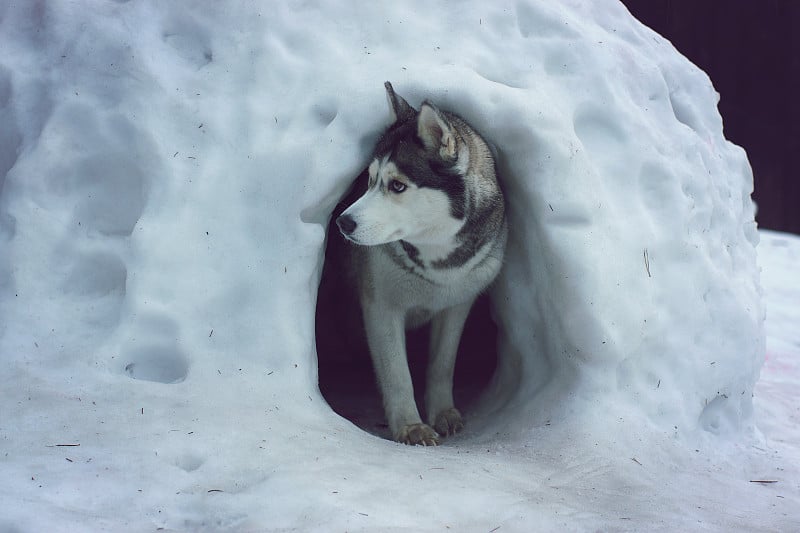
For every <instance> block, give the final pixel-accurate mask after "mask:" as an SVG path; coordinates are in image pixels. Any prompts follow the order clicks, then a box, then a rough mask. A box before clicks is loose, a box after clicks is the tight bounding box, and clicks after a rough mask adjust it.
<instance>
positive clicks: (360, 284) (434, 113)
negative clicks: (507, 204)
mask: <svg viewBox="0 0 800 533" xmlns="http://www.w3.org/2000/svg"><path fill="white" fill-rule="evenodd" d="M385 87H386V94H387V96H388V99H389V104H390V108H391V113H392V118H393V123H392V124H391V125H390V126H389V127H388V128H387V129H386V131H385V132H384V133H383V135H382V136H381V137H380V139H379V140H378V143H377V145H376V147H375V153H374V157H373V159H372V162H371V163H370V165H369V168H368V174H369V176H368V183H367V190H366V192H365V193H364V195H363V196H361V198H359V199H358V200H357V201H356V202H355V203H353V204H352V205H351V206H350V207H348V208H347V209H346V210H345V211H344V212H343V213H342V214H341V215H340V216H339V217H338V218H337V219H336V224H337V225H338V227H339V230H340V231H341V233H342V234H343V235H344V236H345V237H346V238H347V239H348V240H349V241H352V242H353V243H355V244H356V245H358V246H351V247H349V248H350V262H349V264H350V265H351V267H352V268H354V269H355V271H356V272H355V274H356V284H357V288H358V296H359V300H360V303H361V308H362V315H363V320H364V327H365V330H366V334H367V343H368V345H369V351H370V354H371V355H372V362H373V366H374V368H375V373H376V375H377V378H378V383H379V386H380V389H381V393H382V396H383V405H384V409H385V411H386V417H387V419H388V423H389V428H390V430H391V432H392V436H393V437H394V439H395V440H396V441H398V442H403V443H406V444H422V445H426V446H427V445H437V444H438V443H439V437H440V436H449V435H453V434H455V433H456V432H458V431H460V430H461V429H463V427H464V423H463V421H462V418H461V413H460V412H459V411H458V410H457V409H456V408H455V406H454V405H453V369H454V367H455V359H456V351H457V350H458V343H459V340H460V338H461V333H462V331H463V329H464V322H465V321H466V319H467V315H468V314H469V311H470V307H472V303H473V302H474V301H475V298H476V297H477V296H478V294H480V293H481V292H482V291H483V290H484V289H486V288H487V287H488V286H489V284H490V283H492V281H493V280H494V279H495V277H496V276H497V273H498V272H499V270H500V267H501V264H502V261H503V253H504V251H505V245H506V234H507V228H506V219H505V208H504V202H503V195H502V192H501V191H500V188H499V187H498V184H497V179H496V176H495V162H494V159H493V157H492V152H491V150H490V149H489V146H488V145H487V143H486V141H484V139H483V138H482V137H481V136H480V135H479V134H478V133H477V132H476V131H475V130H474V129H473V128H472V127H470V126H469V124H467V123H466V122H465V121H464V120H463V119H462V118H460V117H458V116H456V115H454V114H452V113H448V112H445V111H441V110H439V109H437V108H436V106H434V105H433V104H431V103H430V102H428V101H425V102H423V103H422V105H421V107H420V110H419V111H417V110H416V109H414V108H413V107H411V106H410V105H409V104H408V102H406V101H405V100H404V99H403V98H402V97H400V96H398V95H397V94H396V93H395V92H394V89H393V88H392V85H391V84H390V83H389V82H386V84H385ZM429 321H430V322H431V340H430V356H429V363H428V369H427V387H426V393H425V412H426V414H427V419H428V424H424V423H423V422H422V420H421V418H420V415H419V411H418V410H417V405H416V403H415V401H414V391H413V386H412V383H411V374H410V372H409V368H408V361H407V355H406V346H405V331H406V329H410V328H415V327H417V326H420V325H422V324H425V323H427V322H429Z"/></svg>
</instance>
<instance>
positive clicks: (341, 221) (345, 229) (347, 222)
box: [336, 215, 358, 235]
mask: <svg viewBox="0 0 800 533" xmlns="http://www.w3.org/2000/svg"><path fill="white" fill-rule="evenodd" d="M336 225H337V226H339V231H341V232H342V233H344V234H345V235H350V234H351V233H353V232H354V231H355V230H356V226H358V224H356V221H355V220H353V217H351V216H350V215H342V216H340V217H339V218H337V219H336Z"/></svg>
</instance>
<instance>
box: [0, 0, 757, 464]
mask: <svg viewBox="0 0 800 533" xmlns="http://www.w3.org/2000/svg"><path fill="white" fill-rule="evenodd" d="M85 4H89V5H90V7H87V6H86V5H82V6H81V5H72V4H69V3H66V2H58V3H52V4H34V3H20V4H16V5H6V6H5V7H3V8H0V10H1V11H2V12H0V20H2V32H0V35H2V36H3V37H2V38H0V42H2V48H3V50H5V51H6V52H5V53H4V57H3V58H2V59H0V119H2V124H3V128H2V131H1V132H0V135H2V148H1V149H0V171H1V172H0V177H2V180H3V181H2V182H0V186H2V204H0V249H1V250H2V254H0V257H2V259H0V288H1V289H2V291H3V298H2V300H0V303H1V304H2V317H3V320H2V322H1V323H0V328H2V329H0V331H2V341H0V352H1V353H2V357H3V359H4V360H5V361H4V364H8V365H9V368H10V369H11V372H10V373H7V375H6V378H5V379H8V380H14V379H22V378H23V377H26V378H30V376H32V375H36V374H37V370H36V369H37V368H42V367H47V368H48V369H50V371H51V374H49V375H57V376H61V379H58V380H57V381H53V382H43V383H41V388H40V390H39V392H38V393H39V394H44V395H52V396H53V399H54V402H55V401H56V400H58V399H59V398H64V397H68V396H71V395H76V394H81V393H82V394H83V395H84V396H87V395H90V393H91V391H93V390H95V391H96V390H100V389H102V390H106V389H114V390H118V391H120V392H119V393H118V394H117V397H118V398H119V404H118V405H117V406H114V407H113V408H119V409H126V408H128V407H129V406H130V405H136V406H137V409H138V406H139V405H140V404H143V405H144V404H146V405H148V406H154V407H153V408H154V409H156V410H157V411H158V413H159V414H160V415H163V421H161V422H151V423H152V424H155V426H150V429H151V430H152V428H153V427H161V428H162V430H163V433H164V435H166V437H165V438H169V435H168V431H169V430H168V428H170V427H173V426H174V425H175V424H176V417H177V418H180V416H183V415H180V413H183V414H184V415H186V413H198V412H202V413H203V415H202V416H203V417H205V418H206V419H211V420H213V421H214V423H215V424H217V427H219V428H220V432H221V433H226V434H227V435H220V436H219V439H220V440H221V441H223V443H224V442H226V441H225V439H227V438H231V439H232V438H234V437H233V435H238V436H241V434H242V432H246V431H249V430H252V429H253V428H252V427H251V424H256V423H257V424H258V425H259V430H261V429H263V428H264V427H267V428H269V429H270V431H271V432H272V431H274V433H270V435H273V436H271V437H265V438H266V439H267V441H269V442H271V443H272V441H271V440H270V439H279V440H285V439H288V440H289V441H290V442H291V441H292V439H294V438H297V437H298V436H302V437H303V438H304V439H309V438H311V439H321V438H326V436H330V435H331V434H335V435H336V437H335V438H336V439H338V440H339V442H345V443H347V445H348V446H350V447H356V448H358V447H359V446H361V447H364V446H366V447H374V446H376V439H374V438H371V437H363V435H362V434H361V433H360V430H358V429H357V428H355V427H354V426H352V425H350V424H349V423H348V422H346V421H344V420H342V419H340V418H339V417H338V416H336V415H334V414H332V412H331V411H330V410H329V409H328V408H327V406H326V404H325V402H324V401H323V399H322V398H321V397H320V396H319V392H318V389H317V370H316V368H317V366H316V353H315V347H314V323H313V321H314V306H315V298H316V290H317V284H318V282H319V275H320V271H321V267H322V261H323V253H322V252H323V250H324V239H325V226H326V223H327V219H328V216H329V214H330V212H331V210H332V209H333V207H334V205H335V204H336V202H337V201H338V199H339V198H340V197H341V196H342V195H343V194H344V193H345V191H346V190H347V188H348V187H349V185H350V183H351V180H352V179H353V178H354V177H355V176H356V175H358V173H359V172H360V171H361V170H362V168H364V166H365V165H366V164H367V163H368V158H369V155H370V152H371V149H372V145H373V143H374V141H375V139H376V137H377V135H378V134H379V132H380V131H381V130H382V128H384V127H385V126H386V124H387V122H388V120H389V113H388V109H387V104H386V99H385V96H384V91H383V82H384V81H385V80H390V81H392V82H393V84H394V86H395V89H396V90H397V91H398V93H399V94H401V95H403V96H404V97H405V98H407V99H408V100H409V102H411V103H412V104H413V105H415V106H416V105H419V103H420V102H421V101H422V100H423V99H426V98H428V99H430V100H432V101H433V102H435V103H437V104H438V105H439V106H440V107H442V108H444V109H448V110H452V111H454V112H457V113H459V114H461V115H462V116H464V117H465V118H466V119H467V120H468V121H469V122H470V123H472V124H473V125H474V126H475V127H476V128H477V129H478V130H479V131H481V132H482V133H483V134H484V135H485V136H486V137H487V138H488V139H489V140H490V141H491V142H492V143H493V144H494V145H495V146H496V147H497V150H498V154H499V155H498V157H499V171H500V172H499V173H500V177H501V180H502V185H503V187H504V190H505V192H506V196H507V201H508V213H509V225H510V241H509V246H508V254H507V260H506V266H505V270H504V272H503V274H502V275H501V277H500V279H499V281H498V282H497V284H496V286H495V287H494V289H493V292H492V300H493V305H494V308H495V314H496V318H497V321H498V324H499V328H500V348H499V360H498V371H497V374H496V375H495V377H494V379H493V381H492V383H491V385H490V387H489V390H488V391H487V394H486V396H485V401H484V402H483V404H482V408H481V409H480V410H479V413H476V415H475V421H476V422H475V424H474V425H473V428H476V427H477V428H478V429H477V430H476V431H477V433H476V432H473V436H475V435H477V436H480V435H482V434H484V435H488V434H489V432H490V431H491V432H503V433H504V434H505V435H507V436H508V438H509V439H513V438H514V437H515V436H517V437H519V438H524V435H525V434H526V433H527V432H528V431H530V430H531V429H532V428H535V427H537V426H542V425H545V424H547V425H559V424H567V425H569V426H576V427H579V426H581V424H583V423H584V422H586V423H587V424H588V423H589V422H590V421H591V424H592V427H598V426H603V424H605V423H606V422H608V423H609V424H610V423H612V422H613V423H618V421H619V420H620V419H622V418H625V417H628V419H632V420H633V419H635V420H637V421H638V422H637V424H642V423H643V424H645V425H648V424H650V425H652V427H653V428H655V429H656V430H657V431H660V432H665V433H669V434H670V435H671V434H673V433H674V434H675V435H676V436H677V437H679V438H680V437H682V436H691V435H694V434H695V433H698V432H699V434H704V433H706V432H710V433H712V434H716V433H725V432H729V431H735V432H738V431H740V430H741V429H748V428H750V427H751V426H752V423H753V420H752V416H751V392H752V389H753V385H754V383H755V381H756V379H757V377H758V371H759V367H760V364H761V361H762V356H763V353H764V333H763V325H762V323H763V314H764V313H763V309H762V307H761V303H760V290H759V286H758V270H757V267H756V264H755V244H756V242H757V239H758V237H757V234H756V227H755V223H754V221H753V214H754V207H753V204H752V202H751V200H750V192H751V190H752V176H751V172H750V168H749V165H748V162H747V159H746V156H745V154H744V152H743V151H742V150H741V149H740V148H738V147H736V146H734V145H732V144H731V143H729V142H728V141H726V140H725V138H724V137H723V132H722V122H721V119H720V116H719V114H718V112H717V110H716V102H717V99H718V95H717V94H716V93H715V91H714V89H713V87H712V85H711V82H710V81H709V79H708V77H707V76H706V75H705V74H704V73H703V72H701V71H700V70H699V69H697V68H696V67H694V66H693V65H692V64H690V63H689V62H688V61H687V60H686V59H685V58H683V57H682V56H680V54H678V53H677V52H676V51H675V49H674V48H673V47H672V46H671V45H670V43H668V42H667V41H665V40H664V39H662V38H661V37H659V36H658V35H656V34H655V33H653V32H652V31H650V30H649V29H647V28H645V27H643V26H642V25H641V24H639V23H638V22H637V21H636V20H634V19H633V18H632V17H631V16H630V15H629V13H628V12H627V11H626V10H625V9H624V7H623V6H622V5H621V4H619V3H617V2H615V1H611V0H605V1H597V0H593V1H585V2H584V1H564V2H557V3H556V2H549V1H545V0H538V1H537V0H528V1H525V2H519V3H515V4H513V5H512V4H510V3H509V4H506V3H502V2H498V3H492V4H488V3H484V2H473V3H464V4H459V6H458V8H455V7H454V5H451V4H446V3H442V4H439V3H430V2H402V3H400V2H394V3H381V2H375V3H368V4H364V5H358V6H356V5H355V4H350V3H340V2H331V3H321V4H319V5H316V6H312V5H311V4H301V3H296V2H287V3H281V4H279V5H272V4H271V5H270V7H269V9H267V8H266V7H265V5H261V6H259V5H258V4H256V5H255V7H253V6H250V7H244V6H243V5H240V4H233V5H231V4H225V5H224V6H223V5H220V4H217V3H213V2H209V3H207V4H204V5H203V6H202V7H197V6H195V5H194V4H187V5H183V4H181V3H178V2H175V3H173V2H170V3H156V2H130V3H124V2H100V1H96V2H86V3H85ZM85 9H92V10H95V14H94V15H93V18H92V19H91V20H90V22H82V17H81V12H82V10H85ZM99 21H101V22H99ZM215 27H225V28H228V30H227V31H211V29H213V28H215ZM134 28H135V29H134ZM53 369H56V370H55V371H53ZM53 372H54V374H53ZM42 379H44V378H42ZM107 408H109V409H112V407H111V406H108V407H107ZM54 409H55V408H54ZM64 409H66V408H64ZM112 410H113V409H112ZM254 410H255V411H258V413H259V416H264V417H266V418H265V419H258V421H257V422H254V420H255V419H254V418H252V417H248V415H246V414H245V413H248V412H251V411H254ZM93 412H94V414H86V413H83V411H82V413H83V414H76V413H70V411H69V410H67V411H64V412H63V413H62V416H63V417H64V427H68V426H69V421H70V420H74V418H73V417H81V416H84V417H85V416H89V417H91V416H101V415H100V414H97V412H95V411H93ZM55 413H56V411H53V414H51V417H52V418H53V419H56V418H57V415H56V414H55ZM142 413H144V408H143V410H142ZM103 416H110V415H108V413H106V414H105V415H103ZM186 416H188V415H186ZM187 423H188V419H187ZM467 423H468V424H470V420H469V418H468V420H467ZM159 424H163V427H162V426H159ZM32 427H34V428H35V427H37V426H36V425H35V424H34V425H33V426H32ZM279 428H280V429H279ZM481 428H482V429H481ZM42 431H44V430H42ZM482 431H483V432H484V433H481V432H482ZM229 435H230V436H229ZM362 437H363V438H362ZM31 438H34V437H31ZM65 438H66V437H65ZM265 442H266V441H265ZM378 442H379V441H378ZM152 468H157V467H156V466H152Z"/></svg>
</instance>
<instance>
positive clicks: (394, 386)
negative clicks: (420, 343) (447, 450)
mask: <svg viewBox="0 0 800 533" xmlns="http://www.w3.org/2000/svg"><path fill="white" fill-rule="evenodd" d="M404 319H405V317H403V316H402V315H400V314H398V313H397V312H393V311H392V310H389V309H386V308H383V307H381V306H378V305H376V304H374V303H373V304H366V305H365V306H364V326H365V328H366V330H367V342H368V344H369V351H370V354H372V364H373V366H374V367H375V374H376V375H377V377H378V385H379V386H380V389H381V395H382V396H383V407H384V410H385V412H386V418H387V419H388V422H389V429H391V431H392V436H393V437H394V440H396V441H397V442H403V443H405V444H422V445H424V446H435V445H437V444H438V443H439V439H438V435H437V434H436V432H435V431H434V430H433V429H431V427H430V426H428V425H427V424H423V423H422V419H421V418H420V416H419V411H418V410H417V404H416V402H415V401H414V385H413V384H412V382H411V372H410V371H409V369H408V357H407V355H406V334H405V322H404Z"/></svg>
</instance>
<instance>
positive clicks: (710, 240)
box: [310, 2, 764, 437]
mask: <svg viewBox="0 0 800 533" xmlns="http://www.w3.org/2000/svg"><path fill="white" fill-rule="evenodd" d="M466 11H469V10H466ZM478 11H480V13H477V14H475V13H466V12H464V13H459V14H456V15H455V16H456V20H455V21H453V20H451V19H448V20H450V23H449V24H448V28H447V32H442V33H438V32H432V35H429V34H428V33H426V32H423V33H424V34H425V38H423V39H421V40H420V41H419V42H415V43H414V44H413V45H408V44H407V43H406V45H405V46H403V53H402V54H401V55H400V58H401V59H400V63H396V61H397V58H394V57H392V53H393V52H394V50H393V47H392V45H391V44H389V43H383V44H381V45H380V46H377V45H375V47H374V49H373V48H372V46H370V45H367V46H364V49H363V53H364V54H366V55H367V60H366V61H370V60H371V59H372V56H373V55H375V56H377V59H378V60H379V61H378V62H380V63H382V66H381V68H379V69H376V72H375V73H374V74H375V75H378V76H380V75H382V76H383V77H385V78H387V79H391V80H392V81H393V82H394V83H395V87H396V89H397V91H398V92H399V93H400V94H402V95H403V96H405V97H406V98H407V99H408V100H409V102H410V103H411V104H412V105H414V106H418V105H419V103H420V102H421V101H422V100H424V99H430V100H431V101H433V102H435V103H436V104H437V105H439V106H440V107H442V108H444V109H448V110H452V111H455V112H457V113H459V114H460V115H462V116H463V117H465V118H466V119H467V121H468V122H470V123H471V124H473V125H474V126H475V127H476V128H477V129H478V130H479V131H480V132H482V133H483V134H484V135H485V136H486V137H487V138H488V139H489V140H490V141H491V142H492V143H493V144H494V146H495V147H496V149H497V153H498V171H499V179H500V181H501V184H502V186H503V188H504V191H505V195H506V201H507V208H508V217H509V227H510V239H509V246H508V250H507V254H506V264H505V268H504V271H503V272H502V274H501V276H500V278H499V280H498V281H497V282H496V284H495V285H494V287H493V288H492V289H491V291H490V298H491V302H492V309H493V311H492V313H489V312H487V311H486V310H485V309H479V310H478V311H475V312H474V313H473V315H474V316H473V322H472V323H471V324H470V325H468V331H467V334H468V333H469V328H470V327H471V328H475V329H477V330H478V331H483V332H484V333H483V335H484V336H489V337H491V338H492V340H494V338H495V335H497V343H498V344H497V348H496V351H494V350H491V348H489V349H488V350H487V345H486V344H483V345H481V346H479V347H478V348H477V350H474V349H472V350H471V349H470V347H471V346H474V344H475V343H474V341H469V342H462V352H470V353H469V354H468V355H466V356H465V355H464V354H463V353H462V354H461V355H460V357H467V358H469V359H470V360H471V361H472V362H473V363H469V362H460V364H462V365H463V367H464V370H463V374H464V375H465V376H468V375H472V377H474V373H476V372H479V373H481V372H484V373H485V372H487V371H489V372H491V370H492V369H493V365H494V359H493V358H494V357H495V352H496V365H497V366H496V371H495V372H494V373H493V377H492V378H491V381H490V383H489V384H488V387H487V388H486V390H485V391H484V392H483V394H481V395H480V396H479V398H480V401H479V402H478V403H477V407H476V409H475V410H474V412H473V414H474V415H475V417H476V418H477V419H478V420H480V421H481V422H480V423H481V424H484V427H483V429H484V430H487V428H491V431H500V432H512V433H513V432H515V431H518V430H520V429H524V428H533V427H537V426H543V425H545V424H547V425H551V424H553V423H557V421H563V420H565V419H570V418H571V419H573V420H574V419H583V418H586V419H587V420H596V419H597V418H598V417H600V419H603V418H606V419H608V420H621V419H623V417H637V416H640V417H642V419H643V420H647V421H648V423H651V424H653V425H654V426H655V427H659V428H661V429H663V430H668V431H669V432H670V433H672V434H674V435H675V436H677V437H680V436H681V435H689V434H693V433H694V432H695V431H696V430H702V431H706V432H710V433H712V434H719V433H726V432H731V431H734V432H736V431H740V430H743V429H750V428H752V418H751V411H752V407H751V396H752V389H753V386H754V384H755V381H756V379H757V376H758V369H759V366H760V364H761V360H762V356H763V353H764V333H763V328H762V323H763V309H762V307H761V304H760V290H759V286H758V270H757V267H756V265H755V245H756V244H757V242H758V236H757V232H756V225H755V222H754V207H753V203H752V201H751V199H750V193H751V192H752V174H751V171H750V167H749V164H748V162H747V158H746V155H745V153H744V151H743V150H742V149H741V148H739V147H736V146H734V145H733V144H731V143H730V142H728V141H727V140H725V138H724V136H723V131H722V121H721V119H720V116H719V114H718V112H717V109H716V103H717V101H718V98H719V95H718V94H717V93H716V92H715V91H714V89H713V86H712V84H711V82H710V80H709V79H708V77H707V76H706V75H705V74H704V73H703V72H701V71H700V70H699V69H697V68H696V67H694V66H693V65H692V64H691V63H690V62H689V61H688V60H686V59H685V58H683V57H682V56H680V54H678V53H677V52H676V51H675V50H674V48H673V47H672V46H671V45H670V44H669V43H668V42H667V41H665V40H664V39H662V38H661V37H659V36H658V35H656V34H655V33H653V32H652V31H650V30H648V29H647V28H645V27H643V26H641V25H640V24H638V23H637V22H636V21H635V20H633V19H632V18H631V17H630V15H629V14H628V13H627V12H626V10H625V9H624V8H623V7H622V6H621V5H618V4H615V3H613V2H599V3H596V5H592V6H589V5H584V4H581V3H575V4H573V3H569V2H567V3H562V4H559V5H558V6H556V5H547V4H546V3H538V2H530V3H523V4H519V5H518V6H517V8H516V10H509V9H505V8H504V7H501V6H498V7H496V8H486V7H481V9H480V10H478ZM391 15H397V17H396V18H395V17H394V16H389V14H387V22H386V28H387V30H388V32H389V33H390V34H392V35H393V34H394V33H393V32H394V31H398V32H402V31H414V32H416V31H417V30H416V28H414V24H415V23H414V22H413V21H411V20H407V19H404V18H403V17H402V16H401V15H400V14H399V13H391ZM452 15H453V14H450V16H452ZM473 15H474V16H473ZM432 18H433V19H434V20H435V19H436V16H433V17H432ZM473 18H477V23H475V21H473V20H472V19H473ZM400 25H403V28H402V29H399V26H400ZM411 28H414V29H411ZM415 34H416V33H415ZM445 35H446V37H445ZM434 36H435V37H434ZM456 43H457V44H456ZM393 60H394V62H393ZM407 65H413V68H412V67H409V66H407ZM392 66H394V67H395V68H397V67H399V71H396V70H393V69H392V68H391V67H392ZM371 79H372V80H373V81H372V83H371V85H372V86H373V87H372V88H371V89H370V88H368V87H366V86H365V85H364V84H362V85H361V86H360V87H359V88H358V91H359V95H361V98H363V99H359V100H360V102H361V103H362V106H363V108H364V112H365V114H366V115H367V117H365V118H366V120H367V121H368V126H367V127H365V128H363V129H362V130H361V131H358V132H355V131H354V132H353V135H356V136H357V138H358V139H360V142H359V148H360V153H359V157H354V158H353V159H354V160H355V161H356V164H355V166H353V167H351V168H350V171H349V172H347V173H344V174H339V175H338V176H337V178H336V179H330V176H322V175H321V174H320V177H319V179H320V180H324V181H326V182H327V183H331V184H332V192H331V195H329V196H328V197H327V198H326V200H325V201H323V202H321V203H320V204H318V206H316V207H314V208H313V209H312V210H311V212H313V215H312V216H311V217H310V218H311V219H314V220H316V221H318V222H319V224H320V225H324V223H325V222H326V221H327V219H326V218H325V217H326V216H328V215H329V214H330V212H331V206H332V205H333V204H334V203H335V201H336V200H338V199H340V198H341V195H342V191H344V190H346V188H347V187H348V186H349V184H350V180H351V179H352V177H353V176H356V175H358V174H359V171H360V167H363V166H365V164H366V163H367V162H368V158H369V149H370V148H371V144H372V142H374V139H375V138H376V136H377V133H376V132H377V131H380V129H381V127H383V126H385V125H387V124H388V121H389V113H388V110H387V108H386V104H385V102H384V101H383V99H384V97H383V94H382V92H381V89H380V80H379V78H375V77H372V78H371ZM367 85H369V84H367ZM345 105H352V104H345ZM337 108H338V106H337ZM340 113H341V111H340ZM338 118H342V120H347V118H345V117H341V115H339V116H337V119H338ZM376 119H378V120H376ZM335 126H336V121H334V122H333V123H331V124H326V125H325V127H326V128H331V127H335ZM334 138H335V137H334ZM331 142H334V141H333V140H332V141H331ZM319 165H320V166H327V165H324V164H322V163H319ZM329 238H339V236H338V235H335V234H332V235H331V236H329ZM493 321H494V322H496V323H497V328H498V331H496V330H495V329H494V328H493V325H494V324H493ZM465 345H466V346H465ZM423 351H424V350H423ZM476 351H477V352H478V353H476ZM481 351H483V352H487V353H484V354H481V353H480V352H481ZM325 356H326V354H324V353H321V354H320V357H325ZM328 356H329V357H333V359H334V360H335V359H336V356H335V355H333V354H330V355H328ZM365 360H366V359H365ZM487 360H488V361H489V362H487ZM366 364H367V365H368V364H369V363H368V362H367V363H366ZM411 364H412V369H413V367H414V364H415V363H414V362H413V361H412V363H411ZM471 364H474V365H475V366H474V367H471V366H470V365H471ZM320 365H321V367H324V363H323V362H322V361H320ZM321 380H322V381H323V382H324V380H325V376H324V375H322V376H321ZM342 380H345V382H346V381H347V376H346V375H345V376H337V377H336V382H337V383H338V384H339V385H341V384H342V383H341V381H342ZM458 380H459V377H458V371H457V377H456V382H457V383H456V387H458ZM465 380H466V378H465ZM473 383H480V380H477V381H475V380H473ZM363 386H364V384H363V375H361V377H359V378H358V379H357V380H355V379H354V380H353V381H352V382H347V383H346V385H345V388H346V389H347V390H348V391H349V393H352V391H353V390H354V389H357V388H358V387H363ZM367 386H369V385H367ZM473 392H474V391H473ZM346 394H348V393H347V392H345V395H346ZM418 403H419V402H418ZM592 423H594V422H592Z"/></svg>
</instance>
